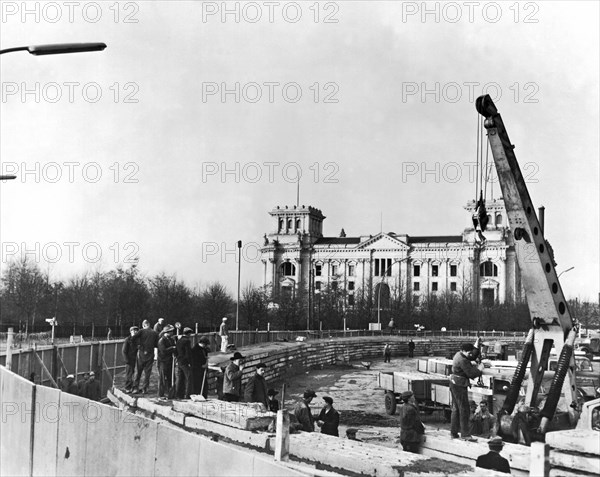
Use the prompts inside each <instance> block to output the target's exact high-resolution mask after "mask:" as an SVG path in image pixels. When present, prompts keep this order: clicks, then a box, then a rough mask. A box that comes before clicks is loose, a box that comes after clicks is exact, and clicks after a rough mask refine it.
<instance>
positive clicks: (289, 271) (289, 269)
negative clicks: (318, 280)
mask: <svg viewBox="0 0 600 477" xmlns="http://www.w3.org/2000/svg"><path fill="white" fill-rule="evenodd" d="M281 273H283V276H284V277H293V276H294V275H296V267H295V266H294V264H293V263H291V262H284V263H282V264H281Z"/></svg>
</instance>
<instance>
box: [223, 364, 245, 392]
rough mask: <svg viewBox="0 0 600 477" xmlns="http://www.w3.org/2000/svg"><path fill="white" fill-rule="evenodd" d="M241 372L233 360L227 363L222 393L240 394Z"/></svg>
mask: <svg viewBox="0 0 600 477" xmlns="http://www.w3.org/2000/svg"><path fill="white" fill-rule="evenodd" d="M242 374H244V372H243V371H240V368H239V366H238V365H237V364H235V363H234V362H231V363H229V365H228V366H227V369H225V379H224V380H223V393H224V394H233V395H234V396H241V395H242Z"/></svg>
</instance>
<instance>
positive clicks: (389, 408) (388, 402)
mask: <svg viewBox="0 0 600 477" xmlns="http://www.w3.org/2000/svg"><path fill="white" fill-rule="evenodd" d="M385 412H386V413H387V414H389V415H390V416H393V415H394V414H395V413H396V395H395V394H394V393H393V392H390V391H388V392H386V393H385Z"/></svg>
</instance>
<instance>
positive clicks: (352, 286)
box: [348, 282, 354, 290]
mask: <svg viewBox="0 0 600 477" xmlns="http://www.w3.org/2000/svg"><path fill="white" fill-rule="evenodd" d="M348 290H354V282H348Z"/></svg>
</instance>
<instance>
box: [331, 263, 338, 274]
mask: <svg viewBox="0 0 600 477" xmlns="http://www.w3.org/2000/svg"><path fill="white" fill-rule="evenodd" d="M337 274H338V265H337V263H332V264H331V275H333V276H335V275H337Z"/></svg>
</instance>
